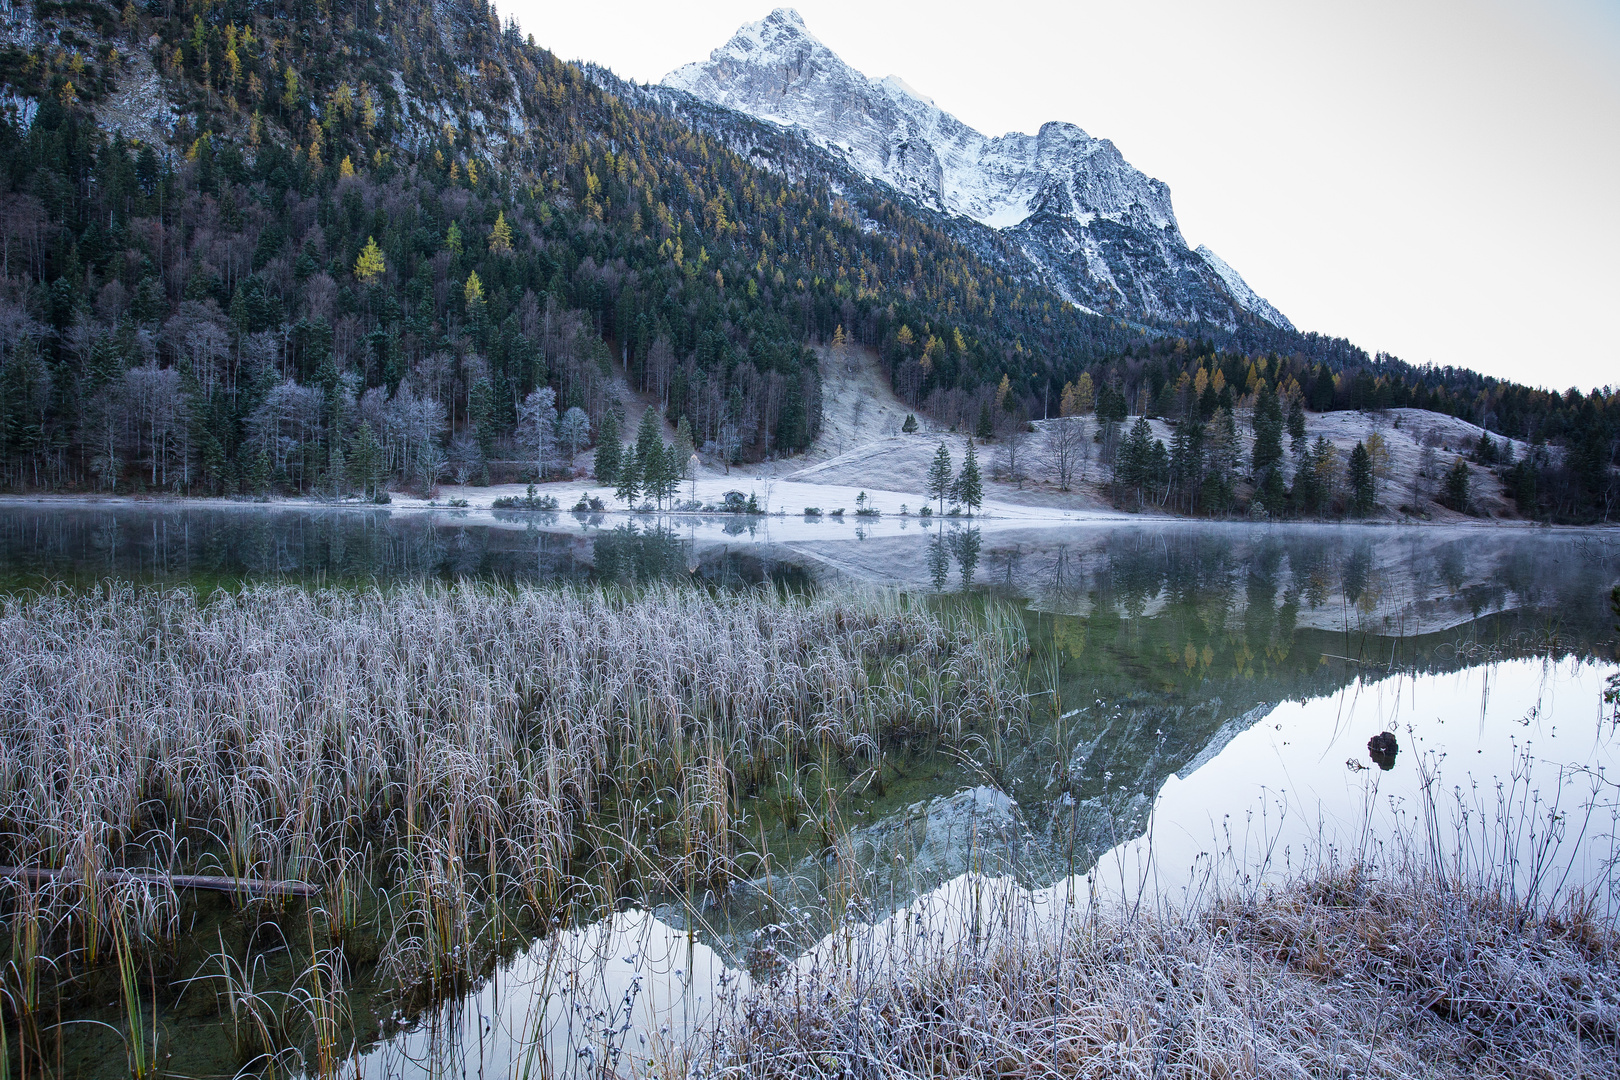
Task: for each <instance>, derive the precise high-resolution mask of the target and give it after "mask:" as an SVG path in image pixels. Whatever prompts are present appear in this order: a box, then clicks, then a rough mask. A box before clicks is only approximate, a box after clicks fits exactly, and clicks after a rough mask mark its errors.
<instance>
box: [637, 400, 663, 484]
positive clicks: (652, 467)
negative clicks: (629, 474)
mask: <svg viewBox="0 0 1620 1080" xmlns="http://www.w3.org/2000/svg"><path fill="white" fill-rule="evenodd" d="M665 458H666V455H665V454H664V436H663V429H662V428H661V427H660V426H659V423H658V413H657V410H655V409H648V410H647V411H646V412H644V413H642V414H641V426H640V427H638V428H637V429H636V473H637V475H638V477H639V479H640V483H641V490H642V492H643V493H645V494H646V495H648V496H651V497H652V498H654V499H657V500H658V501H659V502H662V501H663V492H664V489H665V484H666V480H665V475H664V474H665V471H666V469H667V467H668V463H667V461H666V460H665Z"/></svg>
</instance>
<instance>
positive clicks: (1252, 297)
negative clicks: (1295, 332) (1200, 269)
mask: <svg viewBox="0 0 1620 1080" xmlns="http://www.w3.org/2000/svg"><path fill="white" fill-rule="evenodd" d="M1196 254H1197V255H1198V257H1199V258H1201V259H1203V260H1204V261H1205V262H1206V263H1208V264H1209V268H1210V269H1211V270H1213V271H1215V273H1217V274H1219V275H1220V278H1221V280H1222V281H1224V282H1226V287H1227V288H1228V289H1230V290H1231V291H1232V296H1233V298H1234V299H1236V300H1237V302H1238V303H1240V304H1242V305H1243V306H1244V308H1245V309H1246V310H1248V311H1252V312H1254V313H1255V314H1256V315H1258V316H1260V317H1261V318H1262V319H1265V320H1266V321H1267V322H1269V323H1271V325H1273V326H1280V327H1282V328H1283V329H1284V330H1292V329H1294V324H1293V323H1291V322H1289V321H1288V318H1287V316H1285V315H1284V314H1283V313H1282V312H1280V311H1278V310H1277V309H1276V308H1274V307H1272V306H1271V304H1270V302H1269V301H1267V300H1266V298H1265V297H1263V296H1261V295H1260V294H1259V293H1257V292H1255V291H1254V290H1253V289H1251V288H1250V287H1249V283H1248V282H1247V281H1244V280H1243V275H1241V274H1239V273H1238V272H1237V271H1236V270H1234V269H1232V267H1231V265H1230V264H1228V263H1227V261H1226V260H1225V259H1223V258H1221V257H1220V256H1219V255H1217V254H1215V253H1214V252H1213V251H1211V250H1209V248H1207V247H1205V246H1204V245H1203V244H1199V245H1198V248H1197V251H1196Z"/></svg>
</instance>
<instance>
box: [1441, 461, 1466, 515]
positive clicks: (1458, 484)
mask: <svg viewBox="0 0 1620 1080" xmlns="http://www.w3.org/2000/svg"><path fill="white" fill-rule="evenodd" d="M1468 481H1469V476H1468V462H1466V461H1464V460H1463V459H1462V458H1461V457H1459V458H1457V460H1456V461H1455V462H1454V463H1452V466H1451V468H1450V469H1448V470H1446V478H1445V481H1444V482H1443V483H1442V484H1441V487H1440V501H1441V502H1443V503H1445V504H1446V505H1447V506H1449V507H1451V509H1453V510H1456V511H1458V512H1459V513H1467V511H1468Z"/></svg>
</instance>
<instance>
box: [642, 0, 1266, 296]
mask: <svg viewBox="0 0 1620 1080" xmlns="http://www.w3.org/2000/svg"><path fill="white" fill-rule="evenodd" d="M664 84H665V85H666V86H669V87H672V88H674V89H677V90H685V91H687V92H689V93H691V94H693V95H694V96H696V97H699V98H702V99H704V100H706V101H711V102H714V103H715V104H718V105H722V106H725V107H726V108H730V109H735V110H736V111H738V112H742V113H747V114H748V115H750V116H755V117H758V118H760V119H763V120H768V121H771V122H774V123H778V124H781V125H783V126H785V127H795V128H800V129H802V130H804V131H805V132H807V133H808V134H809V136H810V138H812V139H813V140H815V141H816V142H817V143H819V144H820V145H821V146H823V147H826V148H828V149H834V150H836V151H838V152H839V153H840V154H841V155H843V156H844V157H845V159H846V160H847V161H848V162H849V164H850V165H851V166H852V167H853V168H855V169H857V170H859V171H860V172H861V173H864V174H865V175H866V176H868V177H870V178H872V179H875V180H881V181H883V182H885V183H888V184H890V185H892V186H893V187H894V188H896V189H898V190H899V191H901V192H904V193H905V194H907V195H909V196H911V197H912V198H914V199H916V200H917V201H918V202H919V203H921V204H923V205H925V206H929V207H932V208H934V209H937V210H941V211H944V212H947V213H952V214H959V215H961V216H962V217H966V218H969V219H972V220H974V221H977V222H980V223H982V224H985V225H988V226H990V227H991V228H995V229H1020V230H1021V231H1020V233H1019V243H1020V244H1021V246H1022V247H1023V248H1024V250H1025V252H1026V253H1027V254H1029V255H1030V257H1031V259H1032V260H1033V261H1034V262H1035V263H1037V264H1038V265H1042V266H1045V267H1047V269H1048V271H1049V272H1051V273H1052V274H1053V275H1054V276H1055V278H1056V279H1057V281H1058V284H1057V287H1058V288H1059V291H1060V292H1064V293H1065V294H1066V295H1073V296H1074V297H1075V299H1074V302H1076V303H1078V302H1079V296H1080V295H1081V294H1082V293H1085V294H1087V295H1091V294H1092V293H1095V296H1094V302H1097V303H1116V302H1117V303H1122V304H1125V305H1127V306H1128V307H1129V306H1133V305H1134V306H1135V307H1138V308H1140V309H1141V310H1142V311H1143V312H1144V313H1146V314H1150V315H1156V316H1162V317H1167V318H1181V317H1187V316H1188V315H1192V316H1197V315H1198V314H1199V312H1198V310H1197V304H1198V303H1202V302H1203V301H1193V300H1188V299H1186V297H1185V295H1182V294H1185V293H1186V290H1185V288H1183V286H1182V285H1181V284H1178V282H1177V275H1178V273H1180V271H1177V270H1174V269H1172V267H1181V268H1183V269H1186V268H1190V267H1199V268H1200V269H1201V266H1202V265H1203V264H1207V266H1208V267H1209V269H1210V270H1211V271H1213V273H1214V274H1215V275H1218V276H1219V277H1220V280H1221V282H1222V283H1224V289H1223V288H1222V287H1221V286H1220V285H1217V284H1216V283H1215V282H1214V279H1213V277H1208V278H1206V277H1205V274H1203V273H1197V271H1195V273H1196V275H1197V276H1198V277H1199V278H1200V280H1202V281H1204V285H1203V286H1201V287H1202V288H1204V290H1205V292H1204V293H1203V294H1201V295H1203V296H1205V297H1206V299H1208V300H1210V301H1211V302H1213V303H1214V304H1216V305H1217V306H1220V307H1224V306H1225V305H1226V301H1225V300H1223V299H1221V298H1220V297H1221V294H1222V293H1230V294H1231V295H1232V298H1233V299H1234V300H1235V301H1236V302H1237V303H1238V305H1239V306H1241V307H1243V308H1244V309H1245V310H1249V311H1253V312H1255V313H1257V314H1259V315H1260V316H1261V317H1262V318H1266V319H1268V320H1269V321H1271V322H1273V323H1275V324H1277V325H1279V326H1282V325H1286V324H1287V320H1286V319H1284V318H1282V316H1281V315H1280V314H1278V313H1277V312H1276V309H1274V308H1272V307H1271V305H1269V304H1267V303H1266V302H1265V301H1264V300H1263V299H1261V298H1260V297H1258V296H1256V295H1255V294H1254V291H1253V290H1252V289H1250V288H1249V287H1248V286H1247V285H1245V284H1243V279H1242V278H1241V277H1239V276H1238V275H1237V273H1236V271H1233V270H1232V269H1231V267H1228V266H1226V264H1225V263H1220V265H1219V266H1216V265H1215V263H1212V262H1209V259H1208V257H1205V258H1204V259H1203V264H1200V260H1199V257H1198V256H1195V255H1194V254H1193V252H1191V251H1190V250H1188V247H1187V242H1186V241H1185V240H1184V239H1182V236H1181V229H1180V226H1179V225H1177V223H1176V215H1175V211H1174V209H1172V207H1171V204H1170V188H1169V187H1168V186H1167V185H1166V184H1164V183H1163V182H1162V181H1160V180H1155V179H1153V178H1152V177H1150V176H1145V175H1144V174H1142V173H1141V172H1140V171H1138V170H1137V169H1136V168H1134V167H1133V166H1132V165H1131V164H1130V163H1129V162H1127V161H1126V160H1125V158H1124V157H1123V156H1122V155H1121V154H1120V152H1119V150H1118V149H1117V148H1116V147H1115V146H1114V144H1113V143H1111V142H1109V141H1108V140H1107V139H1097V138H1093V137H1092V136H1090V135H1088V134H1086V132H1085V131H1083V130H1082V129H1081V128H1079V127H1077V126H1076V125H1074V124H1069V123H1063V122H1053V123H1047V124H1043V125H1042V126H1041V129H1040V131H1039V132H1037V133H1036V134H1034V135H1026V134H1024V133H1022V132H1016V131H1015V132H1009V133H1007V134H1005V135H999V136H995V137H990V136H986V135H984V134H982V133H980V132H978V131H975V130H974V129H973V128H970V127H968V126H967V125H966V124H964V123H962V121H960V120H958V119H957V118H956V117H954V116H952V115H951V114H950V113H948V112H946V111H945V110H943V109H941V108H940V107H939V106H938V105H937V104H936V103H935V102H934V100H933V99H932V98H930V97H928V96H927V95H925V94H921V93H919V92H917V91H916V90H914V89H912V88H911V87H910V86H909V85H907V84H906V82H905V80H903V79H901V78H899V77H898V76H895V75H890V76H888V77H886V78H884V79H881V80H872V79H869V78H867V77H866V76H865V75H863V74H862V73H861V72H859V71H857V70H855V69H854V68H852V67H850V66H849V65H848V64H846V63H845V62H844V61H843V60H842V59H841V58H840V57H839V56H838V54H837V53H835V52H833V51H832V50H831V49H830V48H828V47H827V46H826V45H825V44H823V43H822V42H821V41H820V40H819V39H817V38H816V36H815V35H814V34H812V33H810V30H809V28H808V27H806V26H805V24H804V20H803V19H802V18H801V17H800V16H799V13H798V12H796V11H794V10H793V9H792V8H777V9H776V10H775V11H773V12H771V13H770V14H769V15H768V16H766V17H765V18H763V19H761V20H760V21H759V22H755V23H749V24H747V25H746V26H743V27H742V28H741V29H739V30H738V31H737V32H736V33H735V34H734V35H732V37H731V40H730V41H727V42H726V43H725V44H724V45H722V46H721V47H720V48H718V49H715V50H714V51H713V52H712V53H710V54H709V59H708V60H707V61H702V62H699V63H693V64H687V65H685V66H684V67H680V68H677V69H676V70H674V71H672V72H670V73H669V74H668V75H666V76H665V77H664ZM1032 216H1034V217H1035V218H1036V221H1034V222H1031V218H1032ZM1026 223H1027V224H1026ZM1094 226H1095V227H1097V228H1103V227H1104V226H1107V227H1122V228H1124V229H1126V230H1129V231H1130V232H1131V233H1133V234H1135V235H1136V236H1137V237H1138V238H1140V239H1141V240H1143V241H1145V242H1146V243H1147V244H1149V245H1150V246H1151V247H1152V248H1153V250H1154V252H1155V253H1156V254H1155V258H1154V259H1153V260H1149V261H1150V262H1153V263H1154V265H1156V266H1159V267H1162V269H1160V270H1153V271H1140V272H1139V271H1137V270H1133V269H1130V268H1129V267H1125V266H1123V265H1120V266H1117V267H1116V266H1113V264H1111V263H1110V259H1112V260H1114V262H1115V263H1118V262H1119V258H1120V256H1119V255H1118V252H1119V251H1120V250H1121V249H1120V247H1119V244H1118V243H1117V242H1110V241H1109V240H1108V239H1107V238H1106V237H1102V238H1099V237H1097V236H1094V235H1093V231H1094ZM1032 230H1033V232H1032ZM1035 233H1038V234H1039V235H1038V236H1036V235H1034V234H1035ZM1116 233H1117V229H1116V230H1115V231H1114V232H1113V233H1109V235H1110V236H1113V235H1115V234H1116ZM1053 244H1056V245H1057V247H1056V248H1054V247H1053V246H1052V245H1053ZM1036 247H1040V248H1041V249H1042V251H1041V252H1037V251H1036V250H1034V249H1035V248H1036ZM1059 249H1062V251H1063V252H1065V253H1066V254H1063V255H1061V256H1059V254H1058V250H1059ZM1076 259H1079V260H1080V261H1079V262H1076V261H1075V260H1076ZM1130 260H1131V261H1132V262H1133V263H1139V262H1141V261H1142V260H1141V259H1140V258H1138V257H1137V256H1134V255H1133V256H1130ZM1217 261H1218V260H1217ZM1143 265H1144V266H1145V265H1147V264H1146V263H1143ZM1222 267H1224V268H1225V269H1224V271H1223V270H1222V269H1221V268H1222ZM1116 270H1118V271H1119V272H1120V273H1124V274H1126V275H1127V277H1130V276H1131V275H1137V276H1140V273H1150V274H1151V275H1152V276H1153V277H1154V278H1155V280H1154V281H1152V282H1149V283H1148V290H1147V291H1148V292H1151V293H1153V294H1154V295H1155V296H1157V295H1160V294H1165V295H1168V293H1171V292H1174V293H1177V294H1178V295H1180V296H1181V298H1180V299H1176V300H1174V301H1173V302H1171V301H1166V302H1163V303H1161V302H1160V301H1159V300H1156V299H1155V300H1149V301H1146V302H1143V301H1140V300H1139V299H1138V297H1140V296H1141V295H1143V291H1142V289H1140V288H1137V287H1136V286H1135V285H1134V284H1132V282H1131V281H1120V280H1117V274H1116ZM1071 274H1072V275H1078V276H1075V277H1074V278H1073V280H1072V282H1071V283H1072V284H1073V285H1074V288H1073V289H1070V288H1068V286H1066V285H1064V284H1062V282H1063V280H1065V275H1071ZM1234 282H1235V283H1236V284H1234ZM1088 290H1089V291H1088ZM1098 290H1100V291H1098Z"/></svg>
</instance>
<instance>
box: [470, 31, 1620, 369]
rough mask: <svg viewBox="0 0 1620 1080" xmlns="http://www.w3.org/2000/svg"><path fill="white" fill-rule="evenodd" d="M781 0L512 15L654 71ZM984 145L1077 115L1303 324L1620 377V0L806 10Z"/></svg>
mask: <svg viewBox="0 0 1620 1080" xmlns="http://www.w3.org/2000/svg"><path fill="white" fill-rule="evenodd" d="M771 6H773V5H772V4H771V3H770V0H759V2H753V3H750V2H746V0H705V2H700V3H687V4H671V3H668V2H667V0H665V2H662V3H653V2H651V0H619V2H616V3H613V4H602V5H598V4H576V5H561V4H557V3H541V2H539V0H510V2H508V3H506V4H504V5H501V10H502V11H503V13H504V14H508V15H512V16H514V17H515V18H516V19H517V20H518V23H519V24H520V25H521V26H522V28H523V29H524V30H525V31H527V32H530V33H532V34H534V36H535V39H536V40H537V41H538V42H539V43H540V44H541V45H544V46H546V47H547V48H549V49H551V50H553V51H554V52H556V53H557V54H558V55H559V56H562V57H564V58H566V59H587V60H593V61H596V62H597V63H600V64H604V65H606V66H608V67H610V68H612V69H613V70H614V71H616V72H618V73H619V74H620V75H623V76H626V77H629V78H634V79H636V80H638V81H643V82H656V81H658V80H659V79H661V78H662V77H663V75H664V74H665V73H667V72H668V71H670V70H672V69H673V68H675V67H678V66H679V65H681V64H683V63H687V62H689V61H692V60H698V59H702V58H704V57H707V56H708V54H709V51H710V50H711V49H714V48H716V47H718V46H719V45H721V44H722V43H723V42H724V41H725V40H726V39H727V38H729V37H730V36H731V34H732V33H733V32H734V31H735V30H736V28H737V27H738V26H740V25H742V24H743V23H745V22H753V21H756V20H758V19H761V18H763V17H764V16H765V15H766V14H767V13H768V12H769V11H770V8H771ZM793 6H796V7H797V8H798V10H799V12H800V14H802V15H803V17H804V20H805V23H806V25H808V26H809V28H810V30H811V32H812V33H814V34H815V35H816V36H817V37H819V38H820V39H821V40H822V41H824V42H825V43H826V44H827V45H828V46H829V47H830V48H832V49H833V51H835V52H837V53H838V54H839V55H840V56H842V57H843V58H844V60H845V61H847V62H848V63H850V64H851V65H853V66H854V67H856V68H858V69H859V70H861V71H863V72H865V73H866V74H867V75H869V76H872V77H874V78H881V77H882V76H884V75H889V74H894V75H899V76H900V77H902V78H904V79H905V80H906V81H907V82H908V83H910V84H911V85H912V86H913V87H915V88H916V89H917V90H918V91H920V92H922V93H924V94H927V95H929V96H931V97H933V98H934V100H935V101H936V102H937V103H938V104H939V105H940V107H941V108H944V109H946V110H947V111H949V112H952V113H954V114H956V115H957V116H958V117H960V118H961V119H962V120H964V121H965V122H967V123H969V124H971V125H973V126H974V127H976V128H978V129H979V130H981V131H983V132H986V133H988V134H992V135H994V134H1001V133H1003V132H1006V131H1012V130H1018V131H1034V130H1035V129H1036V128H1038V127H1039V126H1040V125H1041V124H1042V123H1043V122H1044V121H1047V120H1068V121H1070V122H1073V123H1075V124H1078V125H1080V126H1081V127H1082V128H1084V129H1085V130H1086V131H1088V132H1090V133H1091V134H1092V135H1095V136H1098V137H1101V138H1107V139H1111V140H1113V141H1114V143H1115V144H1116V145H1117V146H1118V147H1119V148H1120V151H1121V152H1122V153H1123V154H1124V155H1125V157H1126V159H1127V160H1129V161H1130V162H1131V163H1132V164H1133V165H1135V166H1136V167H1137V168H1139V169H1141V170H1142V171H1144V172H1146V173H1148V174H1150V175H1152V176H1156V177H1158V178H1159V179H1161V180H1163V181H1165V182H1166V183H1168V184H1169V185H1170V189H1171V191H1172V193H1173V195H1174V199H1175V208H1176V215H1177V217H1178V218H1179V220H1180V222H1181V229H1182V233H1183V235H1185V236H1186V238H1187V241H1188V243H1189V244H1191V245H1193V246H1197V245H1198V244H1201V243H1202V244H1208V245H1209V246H1210V247H1211V248H1213V249H1214V250H1215V251H1216V252H1217V253H1219V254H1220V255H1221V257H1222V258H1224V259H1226V261H1227V262H1229V263H1231V264H1232V265H1233V266H1234V267H1236V268H1237V269H1238V271H1239V272H1240V273H1241V274H1243V276H1244V277H1245V278H1246V279H1247V280H1248V282H1249V284H1250V285H1252V286H1253V287H1254V288H1255V290H1256V291H1257V292H1259V293H1260V294H1261V295H1262V296H1265V297H1266V298H1267V299H1269V300H1271V301H1272V303H1274V304H1276V305H1277V307H1278V308H1280V309H1281V310H1282V311H1283V313H1284V314H1286V315H1287V316H1288V317H1289V318H1290V319H1292V320H1293V321H1294V323H1295V325H1297V326H1299V327H1300V328H1301V329H1303V330H1320V331H1323V332H1325V333H1330V334H1340V335H1343V336H1345V337H1348V338H1350V339H1351V340H1352V341H1354V342H1355V343H1356V344H1358V345H1361V346H1362V347H1363V348H1366V349H1368V350H1369V351H1378V350H1387V351H1389V352H1393V353H1395V354H1397V355H1399V356H1401V357H1403V358H1404V359H1406V360H1409V361H1412V362H1414V363H1423V362H1426V361H1432V362H1434V363H1438V364H1458V365H1464V366H1467V367H1472V368H1475V369H1477V370H1480V371H1484V372H1487V373H1490V374H1494V375H1499V376H1504V377H1508V378H1512V379H1514V380H1517V381H1521V382H1527V383H1530V384H1532V385H1546V386H1552V387H1554V388H1559V389H1561V388H1563V387H1566V386H1569V385H1571V384H1576V385H1579V386H1581V387H1582V388H1588V387H1591V386H1594V385H1603V384H1612V383H1620V345H1617V342H1620V327H1616V326H1615V325H1614V324H1615V323H1616V322H1617V321H1620V250H1617V249H1620V2H1617V0H1545V2H1543V3H1539V4H1537V3H1522V2H1521V3H1511V2H1508V0H1474V2H1472V3H1469V2H1465V0H1358V2H1356V3H1349V4H1347V3H1342V2H1341V3H1312V2H1306V0H1234V2H1227V3H1212V2H1209V0H1130V2H1119V0H1114V2H1110V3H1099V2H1095V0H1068V2H1064V3H1058V4H1050V3H1037V2H1028V0H1005V2H1002V3H997V4H986V3H982V2H981V3H972V4H967V3H955V2H945V3H935V4H916V3H894V2H889V0H801V2H799V3H797V4H795V5H793Z"/></svg>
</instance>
